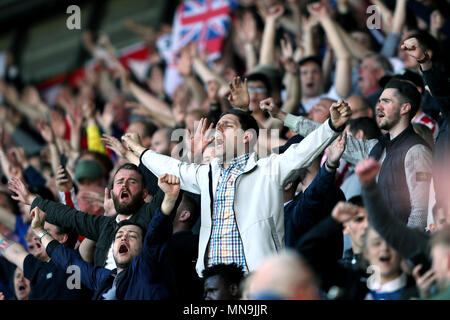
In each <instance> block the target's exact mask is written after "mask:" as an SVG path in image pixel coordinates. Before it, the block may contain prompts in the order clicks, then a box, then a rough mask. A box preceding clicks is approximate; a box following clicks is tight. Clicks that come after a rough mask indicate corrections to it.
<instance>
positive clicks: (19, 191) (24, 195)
mask: <svg viewBox="0 0 450 320" xmlns="http://www.w3.org/2000/svg"><path fill="white" fill-rule="evenodd" d="M8 189H9V190H10V191H11V192H12V193H13V194H12V195H11V198H13V199H14V200H17V201H19V202H22V203H23V204H27V205H31V203H32V202H33V200H34V198H36V196H35V195H33V194H32V193H30V191H29V190H28V188H27V186H26V185H25V183H24V182H23V181H22V180H20V179H17V178H14V177H13V178H11V180H9V182H8Z"/></svg>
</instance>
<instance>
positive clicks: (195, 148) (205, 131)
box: [190, 118, 214, 163]
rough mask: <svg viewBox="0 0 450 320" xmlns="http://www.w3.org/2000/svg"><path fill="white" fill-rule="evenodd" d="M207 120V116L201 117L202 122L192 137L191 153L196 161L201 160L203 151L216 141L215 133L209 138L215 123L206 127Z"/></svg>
mask: <svg viewBox="0 0 450 320" xmlns="http://www.w3.org/2000/svg"><path fill="white" fill-rule="evenodd" d="M207 121H208V120H207V118H202V119H200V122H199V123H198V125H197V128H196V129H195V134H194V135H193V136H192V137H191V145H190V147H191V154H192V160H193V161H194V162H195V163H200V162H201V160H202V155H203V151H205V149H206V147H207V146H208V145H209V144H210V143H211V142H213V141H214V135H213V136H212V137H210V138H208V136H209V135H210V133H211V130H212V128H213V123H211V124H210V125H209V127H208V128H206V124H207Z"/></svg>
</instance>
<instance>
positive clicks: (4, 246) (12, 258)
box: [0, 233, 28, 270]
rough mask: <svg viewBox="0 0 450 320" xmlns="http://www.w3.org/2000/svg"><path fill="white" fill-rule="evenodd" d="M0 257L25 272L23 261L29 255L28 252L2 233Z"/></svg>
mask: <svg viewBox="0 0 450 320" xmlns="http://www.w3.org/2000/svg"><path fill="white" fill-rule="evenodd" d="M0 255H2V256H3V257H5V258H6V259H7V260H8V261H9V262H11V263H13V264H15V265H16V266H17V267H19V268H20V269H21V270H23V261H24V260H25V257H26V256H27V255H28V252H27V251H26V250H25V248H24V247H23V246H22V245H21V244H19V243H17V242H15V241H12V240H9V239H8V238H6V237H5V236H4V235H3V234H2V233H0Z"/></svg>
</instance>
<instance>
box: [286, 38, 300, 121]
mask: <svg viewBox="0 0 450 320" xmlns="http://www.w3.org/2000/svg"><path fill="white" fill-rule="evenodd" d="M281 57H282V58H281V62H282V63H283V66H284V70H285V78H284V82H285V83H286V100H285V101H284V103H283V105H282V106H281V110H282V111H283V112H285V113H296V112H297V109H298V107H299V101H300V98H301V90H302V89H301V85H300V77H299V69H300V67H299V65H298V63H296V62H295V61H294V51H293V47H292V43H291V41H290V39H289V38H288V36H287V34H285V37H284V39H281Z"/></svg>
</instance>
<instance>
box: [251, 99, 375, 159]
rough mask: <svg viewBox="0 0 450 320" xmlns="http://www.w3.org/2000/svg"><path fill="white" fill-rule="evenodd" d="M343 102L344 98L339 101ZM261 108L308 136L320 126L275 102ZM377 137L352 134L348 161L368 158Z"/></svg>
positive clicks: (349, 142) (347, 155)
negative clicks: (366, 138) (353, 135)
mask: <svg viewBox="0 0 450 320" xmlns="http://www.w3.org/2000/svg"><path fill="white" fill-rule="evenodd" d="M337 103H338V104H341V103H343V101H342V100H339V101H338V102H337ZM260 107H261V109H263V110H266V111H268V112H269V114H270V116H272V117H275V118H277V119H280V120H281V121H283V122H284V125H285V126H286V127H288V128H290V129H292V130H294V131H295V132H297V133H299V134H300V135H301V136H304V137H306V136H308V135H309V134H310V133H311V132H313V131H314V130H316V129H317V128H318V127H320V125H321V124H320V123H318V122H314V121H312V120H309V119H307V118H305V117H302V116H294V115H292V114H286V113H285V112H283V111H281V110H280V109H279V108H278V107H277V106H275V105H274V104H263V105H260ZM377 142H378V140H377V139H371V140H364V139H358V138H355V137H352V136H349V137H347V147H346V149H345V151H344V154H343V155H342V158H344V159H345V160H346V161H348V162H350V163H354V164H356V163H357V162H358V161H360V160H362V159H364V158H367V157H368V156H369V154H370V151H371V150H372V148H373V147H374V146H375V145H376V144H377Z"/></svg>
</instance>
